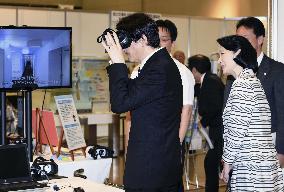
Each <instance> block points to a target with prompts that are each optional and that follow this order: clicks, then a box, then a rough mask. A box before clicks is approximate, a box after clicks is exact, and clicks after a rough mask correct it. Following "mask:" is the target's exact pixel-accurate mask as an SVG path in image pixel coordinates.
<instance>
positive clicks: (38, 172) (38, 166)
mask: <svg viewBox="0 0 284 192" xmlns="http://www.w3.org/2000/svg"><path fill="white" fill-rule="evenodd" d="M31 173H32V177H33V178H35V179H36V180H41V179H45V177H46V176H53V175H55V174H57V173H58V165H57V164H56V163H55V162H54V160H53V159H50V160H46V159H44V158H43V157H37V158H36V159H35V160H34V162H33V164H32V166H31Z"/></svg>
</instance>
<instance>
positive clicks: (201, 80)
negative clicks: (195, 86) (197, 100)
mask: <svg viewBox="0 0 284 192" xmlns="http://www.w3.org/2000/svg"><path fill="white" fill-rule="evenodd" d="M205 74H206V73H203V74H202V75H201V78H200V87H201V86H202V83H203V80H204V76H205Z"/></svg>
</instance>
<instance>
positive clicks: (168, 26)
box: [156, 19, 178, 42]
mask: <svg viewBox="0 0 284 192" xmlns="http://www.w3.org/2000/svg"><path fill="white" fill-rule="evenodd" d="M156 24H157V26H158V27H161V28H163V29H165V30H166V31H168V32H169V33H170V35H171V41H172V42H173V41H175V40H176V39H177V34H178V33H177V27H176V25H175V24H174V23H173V22H172V21H170V20H167V19H166V20H161V19H160V20H157V21H156Z"/></svg>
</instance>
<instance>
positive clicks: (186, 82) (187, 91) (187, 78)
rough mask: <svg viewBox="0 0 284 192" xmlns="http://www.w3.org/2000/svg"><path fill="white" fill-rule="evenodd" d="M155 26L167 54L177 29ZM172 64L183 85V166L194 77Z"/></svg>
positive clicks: (169, 25) (169, 23)
mask: <svg viewBox="0 0 284 192" xmlns="http://www.w3.org/2000/svg"><path fill="white" fill-rule="evenodd" d="M156 24H157V26H158V29H159V37H160V46H161V47H165V48H166V49H167V51H168V52H169V53H171V52H172V49H173V47H174V45H175V41H176V39H177V34H178V32H177V27H176V25H175V24H174V23H173V22H172V21H170V20H157V21H156ZM173 60H174V62H175V63H176V65H177V67H178V69H179V72H180V75H181V79H182V85H183V107H182V113H181V122H180V128H179V138H180V142H181V145H182V146H183V147H182V164H184V158H185V145H184V144H185V143H184V138H185V134H186V132H187V129H188V127H189V123H190V119H191V115H192V107H193V101H194V85H195V81H194V77H193V75H192V73H191V72H190V70H189V69H188V68H187V67H186V66H185V65H184V64H183V63H181V62H180V61H178V60H177V59H175V58H174V57H173ZM180 191H183V182H182V179H181V187H180Z"/></svg>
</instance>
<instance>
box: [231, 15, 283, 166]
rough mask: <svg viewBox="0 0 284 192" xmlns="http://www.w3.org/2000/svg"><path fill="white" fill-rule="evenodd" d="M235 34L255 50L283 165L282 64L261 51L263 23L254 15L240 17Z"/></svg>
mask: <svg viewBox="0 0 284 192" xmlns="http://www.w3.org/2000/svg"><path fill="white" fill-rule="evenodd" d="M236 33H237V35H241V36H243V37H245V38H247V39H248V40H249V42H250V43H251V44H252V46H253V47H254V48H255V49H256V52H257V57H258V58H257V62H258V64H259V69H258V72H257V77H258V78H259V79H260V81H261V84H262V86H263V89H264V91H265V94H266V97H267V100H268V103H269V106H270V110H271V132H272V133H274V132H275V133H276V150H277V153H278V158H279V160H280V164H281V166H282V167H284V110H283V109H284V65H283V64H282V63H280V62H277V61H275V60H273V59H271V58H269V57H267V56H266V55H265V54H264V53H263V52H262V45H263V41H264V37H265V28H264V25H263V23H262V22H261V21H260V20H259V19H257V18H255V17H247V18H244V19H241V20H240V21H239V22H238V24H237V26H236Z"/></svg>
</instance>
